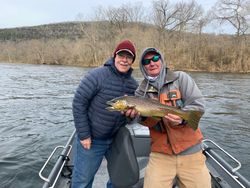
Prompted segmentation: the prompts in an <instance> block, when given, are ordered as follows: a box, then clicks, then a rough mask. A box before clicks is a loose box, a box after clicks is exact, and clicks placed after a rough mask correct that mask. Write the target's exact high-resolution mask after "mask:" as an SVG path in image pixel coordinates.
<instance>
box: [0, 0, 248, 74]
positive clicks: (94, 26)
mask: <svg viewBox="0 0 250 188" xmlns="http://www.w3.org/2000/svg"><path fill="white" fill-rule="evenodd" d="M145 10H147V11H145ZM83 18H84V15H81V14H79V15H78V16H77V21H76V22H72V23H61V24H50V25H44V26H37V27H29V28H15V29H5V30H0V61H7V62H21V63H37V64H59V65H74V66H88V67H91V66H93V67H94V66H99V65H101V64H103V62H104V61H105V60H106V59H107V57H109V56H112V52H113V50H114V48H115V45H116V44H117V43H118V42H119V41H120V40H122V39H130V40H132V41H133V42H134V43H135V45H136V48H137V52H138V53H137V54H138V56H137V57H139V56H140V52H141V51H142V50H143V49H144V48H145V47H148V46H154V47H157V48H159V49H160V50H161V51H162V52H163V54H164V56H165V59H166V63H167V65H168V67H170V68H173V69H176V70H177V69H178V70H199V71H213V72H215V71H220V72H250V55H249V54H250V35H249V31H250V0H218V1H217V2H216V4H215V5H214V6H213V7H212V9H211V10H208V11H204V9H203V8H202V7H201V5H199V4H197V3H196V2H195V1H189V2H177V3H171V2H170V1H169V0H156V1H152V6H151V8H150V9H145V8H144V7H143V6H142V5H141V4H140V3H134V4H129V5H121V6H120V7H108V8H103V7H99V8H98V9H96V10H95V15H94V16H93V18H92V19H91V20H90V21H84V19H83ZM215 22H216V23H217V24H218V27H219V26H220V25H223V24H224V23H227V25H230V26H231V27H232V28H233V29H234V31H235V33H234V34H207V33H204V29H205V28H206V27H208V26H209V24H211V23H215ZM138 60H139V58H137V60H136V62H135V66H138Z"/></svg>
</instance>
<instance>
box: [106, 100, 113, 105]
mask: <svg viewBox="0 0 250 188" xmlns="http://www.w3.org/2000/svg"><path fill="white" fill-rule="evenodd" d="M114 103H115V101H114V100H110V101H107V102H106V104H107V105H110V106H112V105H113V104H114Z"/></svg>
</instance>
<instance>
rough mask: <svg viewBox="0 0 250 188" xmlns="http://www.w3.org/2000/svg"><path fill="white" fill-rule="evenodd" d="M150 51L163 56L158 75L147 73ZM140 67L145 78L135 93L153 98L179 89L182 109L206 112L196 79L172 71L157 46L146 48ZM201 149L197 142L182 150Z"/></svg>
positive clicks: (193, 150) (188, 151)
mask: <svg viewBox="0 0 250 188" xmlns="http://www.w3.org/2000/svg"><path fill="white" fill-rule="evenodd" d="M149 52H155V53H157V54H159V55H160V56H161V65H162V66H161V70H160V74H159V75H158V76H157V77H154V78H152V77H150V76H148V75H147V73H146V71H145V69H144V66H143V65H142V60H143V59H144V56H145V55H146V54H147V53H149ZM140 69H141V72H142V74H143V76H144V80H143V81H142V82H141V84H140V85H139V87H138V88H137V90H136V92H135V95H137V96H144V97H149V98H152V95H154V97H158V98H159V96H160V94H161V93H167V92H169V91H170V90H179V91H180V93H181V102H182V104H181V106H179V107H181V108H182V110H199V111H202V112H204V110H205V105H204V98H203V96H202V94H201V91H200V90H199V88H198V86H197V85H196V83H195V82H194V80H193V79H192V78H191V77H190V76H189V75H188V74H187V73H185V72H182V71H175V72H172V71H170V70H169V69H168V68H167V66H166V65H165V63H164V57H163V55H162V54H161V52H160V51H159V50H157V49H156V48H146V49H145V50H144V51H143V53H142V56H141V60H140ZM200 150H201V144H197V145H195V146H192V147H191V148H188V149H187V150H185V151H183V152H181V153H180V154H181V155H186V154H192V153H195V152H198V151H200Z"/></svg>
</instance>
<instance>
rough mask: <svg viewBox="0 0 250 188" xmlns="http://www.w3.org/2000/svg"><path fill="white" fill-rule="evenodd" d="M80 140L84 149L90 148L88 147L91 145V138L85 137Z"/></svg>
mask: <svg viewBox="0 0 250 188" xmlns="http://www.w3.org/2000/svg"><path fill="white" fill-rule="evenodd" d="M80 142H81V144H82V146H83V147H84V148H85V149H90V147H91V138H86V139H84V140H81V141H80Z"/></svg>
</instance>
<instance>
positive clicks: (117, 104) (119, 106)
mask: <svg viewBox="0 0 250 188" xmlns="http://www.w3.org/2000/svg"><path fill="white" fill-rule="evenodd" d="M114 108H115V109H117V110H125V109H126V108H127V103H126V101H117V102H115V104H114Z"/></svg>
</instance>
